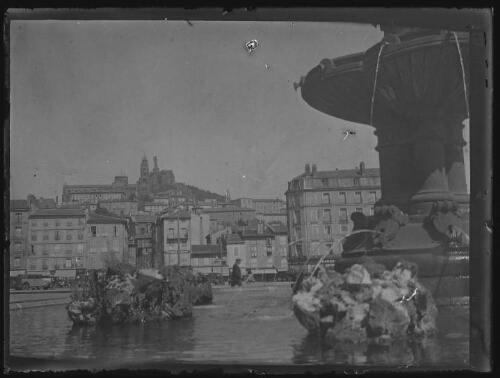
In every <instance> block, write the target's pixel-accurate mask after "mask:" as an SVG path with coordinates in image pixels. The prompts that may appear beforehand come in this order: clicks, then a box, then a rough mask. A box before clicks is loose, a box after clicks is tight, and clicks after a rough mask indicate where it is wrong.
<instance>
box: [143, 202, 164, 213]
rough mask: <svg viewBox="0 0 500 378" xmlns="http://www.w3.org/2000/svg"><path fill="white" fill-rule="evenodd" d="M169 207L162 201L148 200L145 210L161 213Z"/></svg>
mask: <svg viewBox="0 0 500 378" xmlns="http://www.w3.org/2000/svg"><path fill="white" fill-rule="evenodd" d="M168 208H169V206H168V205H165V204H164V203H161V202H146V203H145V204H144V211H146V212H148V213H152V214H161V213H162V212H164V211H166V210H167V209H168Z"/></svg>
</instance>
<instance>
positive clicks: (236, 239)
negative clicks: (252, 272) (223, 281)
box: [226, 233, 250, 270]
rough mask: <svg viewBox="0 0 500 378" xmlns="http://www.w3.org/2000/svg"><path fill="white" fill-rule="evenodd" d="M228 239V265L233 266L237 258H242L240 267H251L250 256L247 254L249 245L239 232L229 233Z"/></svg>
mask: <svg viewBox="0 0 500 378" xmlns="http://www.w3.org/2000/svg"><path fill="white" fill-rule="evenodd" d="M226 241H227V247H226V248H227V265H228V266H229V267H232V266H233V265H234V263H235V262H236V259H241V264H240V268H241V269H242V270H243V269H245V268H250V257H249V256H248V254H247V246H246V245H245V242H244V241H243V239H242V238H241V237H240V235H239V234H238V233H235V234H229V235H227V237H226Z"/></svg>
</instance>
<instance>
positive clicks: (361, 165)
mask: <svg viewBox="0 0 500 378" xmlns="http://www.w3.org/2000/svg"><path fill="white" fill-rule="evenodd" d="M364 173H365V162H364V161H362V162H361V163H359V174H360V175H362V174H364Z"/></svg>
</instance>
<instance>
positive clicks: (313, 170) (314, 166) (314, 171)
mask: <svg viewBox="0 0 500 378" xmlns="http://www.w3.org/2000/svg"><path fill="white" fill-rule="evenodd" d="M315 173H316V164H313V167H312V174H313V175H314V174H315Z"/></svg>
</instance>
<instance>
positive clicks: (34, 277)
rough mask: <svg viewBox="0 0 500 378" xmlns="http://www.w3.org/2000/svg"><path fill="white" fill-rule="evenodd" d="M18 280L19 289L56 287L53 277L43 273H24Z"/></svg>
mask: <svg viewBox="0 0 500 378" xmlns="http://www.w3.org/2000/svg"><path fill="white" fill-rule="evenodd" d="M17 282H18V286H17V287H16V289H17V290H30V289H31V290H41V289H43V290H47V289H53V288H54V287H55V285H54V283H53V281H52V279H51V278H50V277H47V276H44V275H43V274H23V275H20V276H19V281H17Z"/></svg>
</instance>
